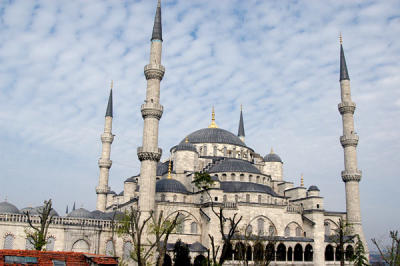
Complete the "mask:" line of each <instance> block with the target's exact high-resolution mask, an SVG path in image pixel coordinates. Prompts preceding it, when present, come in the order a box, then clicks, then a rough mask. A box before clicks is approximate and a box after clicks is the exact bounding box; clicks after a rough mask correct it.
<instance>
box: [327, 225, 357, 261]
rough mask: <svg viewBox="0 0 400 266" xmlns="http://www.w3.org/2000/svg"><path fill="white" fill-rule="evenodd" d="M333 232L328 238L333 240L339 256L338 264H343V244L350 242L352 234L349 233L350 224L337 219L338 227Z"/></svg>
mask: <svg viewBox="0 0 400 266" xmlns="http://www.w3.org/2000/svg"><path fill="white" fill-rule="evenodd" d="M334 231H335V234H333V235H331V236H329V238H330V239H331V240H332V241H333V242H335V244H336V250H337V253H338V254H339V257H340V265H341V266H344V260H345V252H344V245H345V244H346V243H351V242H352V241H353V238H354V236H353V235H351V233H350V232H351V224H349V223H347V222H346V221H343V220H342V219H339V223H338V228H337V229H335V230H334Z"/></svg>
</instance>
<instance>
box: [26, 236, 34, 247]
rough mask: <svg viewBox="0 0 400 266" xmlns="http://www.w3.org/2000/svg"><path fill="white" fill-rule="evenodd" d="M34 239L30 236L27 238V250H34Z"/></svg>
mask: <svg viewBox="0 0 400 266" xmlns="http://www.w3.org/2000/svg"><path fill="white" fill-rule="evenodd" d="M32 240H33V239H32V237H28V238H27V239H26V242H25V249H26V250H34V249H35V247H34V246H33V243H32Z"/></svg>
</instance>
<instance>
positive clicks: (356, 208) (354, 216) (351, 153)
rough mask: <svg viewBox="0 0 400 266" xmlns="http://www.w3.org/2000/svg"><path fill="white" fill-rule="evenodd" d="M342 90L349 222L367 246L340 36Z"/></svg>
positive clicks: (351, 107)
mask: <svg viewBox="0 0 400 266" xmlns="http://www.w3.org/2000/svg"><path fill="white" fill-rule="evenodd" d="M340 88H341V97H342V102H341V103H339V105H338V109H339V112H340V114H341V115H342V121H343V136H341V137H340V143H341V144H342V146H343V149H344V171H342V179H343V181H344V182H345V187H346V212H347V222H348V223H349V224H350V225H351V228H352V230H353V233H354V234H359V235H360V238H361V239H362V240H363V242H364V245H365V246H366V242H365V238H364V233H363V230H362V226H361V212H360V192H359V185H358V184H359V182H360V180H361V171H360V170H358V168H357V150H356V148H357V144H358V136H357V134H356V132H355V131H354V118H353V115H354V111H355V109H356V104H355V103H354V102H353V101H352V100H351V90H350V78H349V73H348V71H347V66H346V59H345V57H344V51H343V46H342V36H340Z"/></svg>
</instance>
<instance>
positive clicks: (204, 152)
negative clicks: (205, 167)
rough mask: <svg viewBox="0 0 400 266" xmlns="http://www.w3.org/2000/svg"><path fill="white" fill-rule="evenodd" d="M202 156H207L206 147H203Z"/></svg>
mask: <svg viewBox="0 0 400 266" xmlns="http://www.w3.org/2000/svg"><path fill="white" fill-rule="evenodd" d="M203 155H204V156H207V146H206V145H204V146H203Z"/></svg>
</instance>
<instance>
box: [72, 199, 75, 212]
mask: <svg viewBox="0 0 400 266" xmlns="http://www.w3.org/2000/svg"><path fill="white" fill-rule="evenodd" d="M72 210H73V211H75V201H74V206H72Z"/></svg>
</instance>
